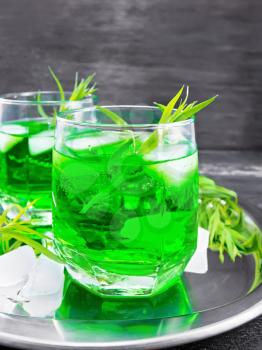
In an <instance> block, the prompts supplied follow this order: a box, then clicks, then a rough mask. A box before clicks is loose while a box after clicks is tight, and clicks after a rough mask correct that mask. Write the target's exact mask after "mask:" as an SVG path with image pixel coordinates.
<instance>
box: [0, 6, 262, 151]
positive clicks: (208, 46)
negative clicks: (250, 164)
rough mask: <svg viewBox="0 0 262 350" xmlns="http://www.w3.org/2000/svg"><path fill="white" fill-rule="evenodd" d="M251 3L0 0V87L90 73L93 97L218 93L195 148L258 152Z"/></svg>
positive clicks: (148, 98) (257, 44)
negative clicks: (95, 86)
mask: <svg viewBox="0 0 262 350" xmlns="http://www.w3.org/2000/svg"><path fill="white" fill-rule="evenodd" d="M261 12H262V3H261V0H248V1H247V0H219V1H210V0H0V93H1V92H2V93H3V92H7V91H15V90H17V91H22V90H30V89H39V88H43V89H50V88H51V87H53V86H52V82H51V80H50V77H49V73H48V70H47V66H48V65H51V66H52V67H53V68H54V69H55V70H56V71H57V73H58V74H59V76H61V77H62V78H63V79H64V81H65V84H66V86H67V87H68V88H70V86H71V85H70V84H72V80H73V77H74V73H75V71H79V72H80V73H83V74H85V73H87V72H93V71H96V72H97V80H98V82H99V87H100V91H99V93H100V95H101V98H102V101H103V102H110V103H118V104H119V103H122V104H127V103H152V101H156V100H157V101H159V102H163V103H164V102H166V101H167V100H168V99H169V98H170V97H171V96H173V95H174V93H175V91H176V90H177V89H178V87H179V86H180V85H181V84H182V83H185V84H189V85H190V87H191V93H192V98H197V99H204V98H207V97H209V96H212V95H214V94H219V96H220V97H219V101H218V102H217V103H216V105H214V106H212V107H210V108H209V110H207V111H205V112H203V113H202V116H201V115H199V122H198V135H199V145H200V147H201V148H204V149H206V148H208V149H243V150H252V149H257V150H261V149H262V137H261V132H262V116H261V114H262V112H261V111H262V34H261V33H262V14H261Z"/></svg>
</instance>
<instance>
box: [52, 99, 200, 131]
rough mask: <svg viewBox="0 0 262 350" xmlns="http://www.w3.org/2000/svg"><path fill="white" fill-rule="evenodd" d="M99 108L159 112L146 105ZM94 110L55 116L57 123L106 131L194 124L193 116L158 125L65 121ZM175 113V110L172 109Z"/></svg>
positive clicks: (94, 107)
mask: <svg viewBox="0 0 262 350" xmlns="http://www.w3.org/2000/svg"><path fill="white" fill-rule="evenodd" d="M101 107H103V108H108V109H110V108H119V109H121V108H123V109H124V108H132V109H135V108H137V109H143V110H144V109H150V110H157V111H160V110H159V108H158V107H156V106H146V105H102V106H101ZM94 110H96V106H95V105H94V106H90V107H85V108H77V109H70V110H68V111H66V112H60V113H58V114H57V121H61V122H63V123H68V124H71V125H76V126H77V125H78V126H88V127H92V128H96V127H97V128H101V129H103V128H106V129H118V130H119V129H120V130H121V129H130V128H132V129H145V128H151V129H152V128H153V129H159V128H161V129H162V128H163V129H164V128H166V127H181V126H185V125H190V124H194V123H195V116H193V117H191V118H189V119H186V120H182V121H178V122H173V123H163V124H159V123H143V124H137V123H136V124H116V123H112V124H110V123H108V124H106V123H96V122H87V121H85V122H79V121H77V120H72V119H67V116H68V115H70V114H75V113H83V112H88V111H90V112H91V111H94ZM174 111H175V109H174Z"/></svg>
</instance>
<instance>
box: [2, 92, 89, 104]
mask: <svg viewBox="0 0 262 350" xmlns="http://www.w3.org/2000/svg"><path fill="white" fill-rule="evenodd" d="M39 93H40V94H41V95H42V94H43V95H47V94H58V95H59V91H55V90H50V91H49V90H43V91H41V90H38V91H23V92H9V93H6V94H1V95H0V104H9V105H24V106H44V105H49V106H60V105H61V104H62V103H70V104H72V105H74V104H75V105H77V104H79V103H80V102H85V101H88V100H90V99H92V96H93V95H88V96H86V97H85V98H84V99H82V100H77V101H70V100H69V99H65V100H58V99H57V100H50V99H49V100H43V101H42V100H41V101H30V100H25V99H22V98H21V97H27V96H28V97H29V96H37V94H39ZM71 94H72V92H69V91H65V95H71ZM14 96H17V97H18V98H17V99H14V98H12V97H14ZM19 97H20V99H19Z"/></svg>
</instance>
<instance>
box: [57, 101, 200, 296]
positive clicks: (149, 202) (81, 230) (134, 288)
mask: <svg viewBox="0 0 262 350" xmlns="http://www.w3.org/2000/svg"><path fill="white" fill-rule="evenodd" d="M107 109H109V111H111V112H112V114H114V115H116V114H115V113H117V115H118V116H120V117H121V120H124V124H121V125H120V124H114V122H113V121H112V120H110V118H108V115H109V114H108V113H107V115H106V114H105V113H104V112H103V108H100V107H96V108H87V109H81V110H78V111H74V112H73V113H71V114H70V115H67V114H66V113H65V114H60V116H59V117H58V118H57V127H56V141H55V147H54V152H53V227H54V236H55V249H56V251H57V253H58V254H59V255H60V256H61V257H62V258H63V259H64V261H65V262H66V265H67V269H68V271H69V273H70V274H71V276H72V277H73V278H74V279H76V280H77V281H78V282H79V283H81V284H82V285H84V286H86V287H87V288H88V289H89V290H90V291H91V292H93V293H96V294H98V295H101V296H110V297H136V296H137V297H145V296H152V295H156V294H159V293H162V292H163V291H165V290H167V289H168V288H169V287H170V286H172V285H174V284H175V283H176V281H178V280H179V277H180V276H181V274H182V273H183V271H184V268H185V267H186V265H187V263H188V261H189V260H190V258H191V256H192V255H193V253H194V251H195V248H196V242H197V226H198V225H197V208H198V157H197V148H196V142H195V130H194V119H189V120H186V121H181V122H177V123H173V124H159V123H158V122H159V120H160V117H161V112H160V111H159V109H158V108H155V107H146V106H110V107H107ZM68 118H69V119H68ZM112 119H113V120H115V121H116V122H118V121H117V119H115V117H114V116H113V118H112ZM148 140H151V141H150V142H149V141H148ZM149 145H150V146H149Z"/></svg>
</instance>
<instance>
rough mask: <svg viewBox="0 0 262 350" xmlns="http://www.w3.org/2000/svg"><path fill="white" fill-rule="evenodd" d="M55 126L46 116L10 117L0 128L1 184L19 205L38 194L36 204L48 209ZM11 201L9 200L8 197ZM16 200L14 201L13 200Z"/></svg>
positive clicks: (4, 190)
mask: <svg viewBox="0 0 262 350" xmlns="http://www.w3.org/2000/svg"><path fill="white" fill-rule="evenodd" d="M53 144H54V130H53V129H50V122H49V121H48V120H45V119H27V120H26V119H25V120H19V121H15V122H14V121H10V122H6V123H4V124H2V126H1V128H0V170H1V172H0V173H1V175H0V188H1V192H2V193H1V195H2V197H3V198H4V200H6V201H7V202H8V198H9V196H11V197H14V198H15V199H17V200H18V203H19V204H21V205H23V206H24V205H26V204H27V203H28V202H29V201H32V200H34V199H36V198H39V200H38V202H37V203H36V204H35V206H36V208H41V209H51V206H52V205H51V175H52V147H53ZM11 202H12V200H11ZM15 202H16V201H15Z"/></svg>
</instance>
